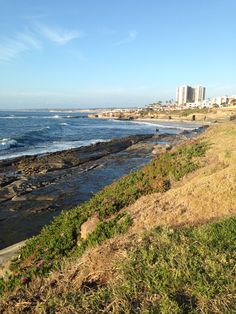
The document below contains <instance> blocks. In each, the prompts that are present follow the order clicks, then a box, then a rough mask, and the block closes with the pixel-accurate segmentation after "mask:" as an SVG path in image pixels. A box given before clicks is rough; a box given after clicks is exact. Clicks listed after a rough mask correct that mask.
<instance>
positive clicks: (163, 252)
mask: <svg viewBox="0 0 236 314" xmlns="http://www.w3.org/2000/svg"><path fill="white" fill-rule="evenodd" d="M235 239H236V218H231V219H227V220H223V221H221V222H218V223H211V224H206V225H203V226H200V227H184V228H180V229H176V230H173V229H170V228H160V227H159V228H157V229H156V230H154V231H152V232H151V233H148V234H146V235H145V236H144V237H143V241H142V243H141V244H139V246H138V247H137V248H135V249H134V250H133V251H132V252H130V253H129V256H128V258H127V259H126V260H125V261H123V262H122V264H120V265H118V267H119V279H118V280H114V281H112V282H110V283H108V284H106V285H104V284H102V283H99V282H90V283H87V287H86V288H83V287H82V289H80V290H79V291H77V293H70V292H68V294H67V295H64V296H63V297H62V298H61V296H60V298H58V297H57V296H53V295H52V296H51V297H50V298H49V300H48V301H47V302H46V303H44V304H43V305H42V306H43V308H44V310H45V311H47V313H54V312H55V311H56V310H57V311H59V312H60V311H61V313H64V312H63V308H66V307H67V306H70V309H71V310H72V313H102V312H106V311H107V312H108V309H109V312H112V313H162V314H169V313H175V314H178V313H236V302H235V301H236V269H235V262H236V241H235Z"/></svg>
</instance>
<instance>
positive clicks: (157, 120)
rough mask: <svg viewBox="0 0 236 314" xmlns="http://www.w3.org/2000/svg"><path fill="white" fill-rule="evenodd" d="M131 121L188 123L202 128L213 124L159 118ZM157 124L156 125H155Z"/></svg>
mask: <svg viewBox="0 0 236 314" xmlns="http://www.w3.org/2000/svg"><path fill="white" fill-rule="evenodd" d="M131 121H139V122H141V121H144V122H150V123H151V122H169V123H171V122H174V123H186V124H193V125H194V124H196V125H201V126H205V125H208V126H209V125H211V124H212V122H211V121H200V120H199V121H191V120H183V119H182V120H178V119H157V118H154V119H151V118H150V119H148V118H137V119H133V120H131ZM153 124H155V123H153Z"/></svg>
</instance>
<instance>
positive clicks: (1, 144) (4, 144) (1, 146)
mask: <svg viewBox="0 0 236 314" xmlns="http://www.w3.org/2000/svg"><path fill="white" fill-rule="evenodd" d="M17 144H18V143H17V141H16V140H14V139H10V138H3V139H2V140H0V150H6V149H9V148H11V147H16V146H17Z"/></svg>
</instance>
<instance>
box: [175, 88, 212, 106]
mask: <svg viewBox="0 0 236 314" xmlns="http://www.w3.org/2000/svg"><path fill="white" fill-rule="evenodd" d="M205 92H206V88H205V87H202V86H199V85H198V86H196V87H191V86H188V85H183V86H179V87H177V88H176V102H177V103H178V105H184V104H187V103H201V102H202V101H203V100H204V99H205Z"/></svg>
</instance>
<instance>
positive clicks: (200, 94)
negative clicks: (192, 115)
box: [194, 85, 206, 103]
mask: <svg viewBox="0 0 236 314" xmlns="http://www.w3.org/2000/svg"><path fill="white" fill-rule="evenodd" d="M194 90H195V96H194V102H196V103H199V102H202V101H203V100H204V99H205V93H206V88H205V87H202V86H199V85H198V86H196V87H195V88H194Z"/></svg>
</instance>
